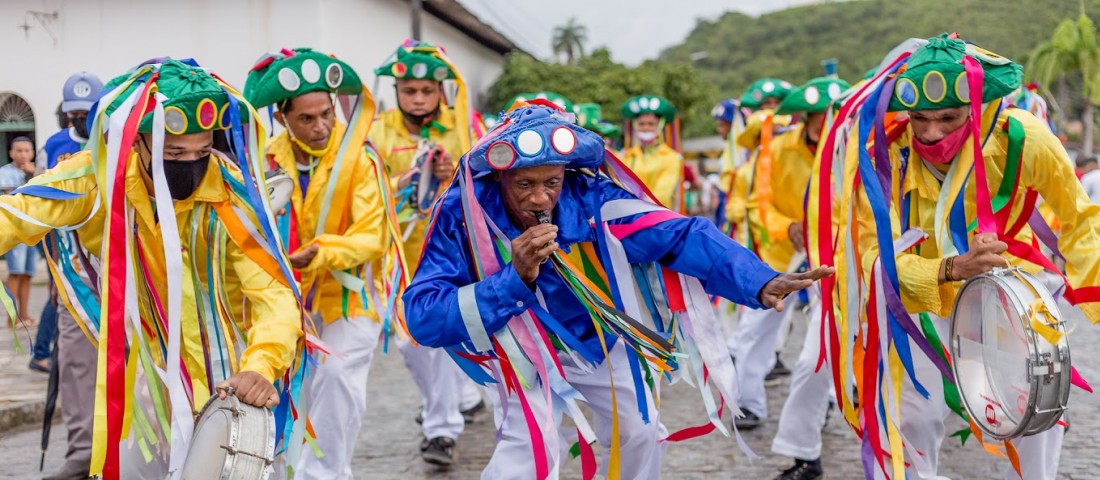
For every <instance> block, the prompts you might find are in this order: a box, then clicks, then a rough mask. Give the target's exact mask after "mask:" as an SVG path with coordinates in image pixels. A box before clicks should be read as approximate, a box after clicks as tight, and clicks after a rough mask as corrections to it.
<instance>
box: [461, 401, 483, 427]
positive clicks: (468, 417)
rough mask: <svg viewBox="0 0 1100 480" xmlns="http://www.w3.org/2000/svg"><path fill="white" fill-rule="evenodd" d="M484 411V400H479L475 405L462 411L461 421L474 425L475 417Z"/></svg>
mask: <svg viewBox="0 0 1100 480" xmlns="http://www.w3.org/2000/svg"><path fill="white" fill-rule="evenodd" d="M484 411H485V400H479V401H478V402H477V405H474V406H472V407H470V408H467V409H465V410H463V411H462V420H464V421H465V422H466V423H474V421H476V420H477V415H478V414H479V413H481V412H484Z"/></svg>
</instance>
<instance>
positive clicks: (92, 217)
mask: <svg viewBox="0 0 1100 480" xmlns="http://www.w3.org/2000/svg"><path fill="white" fill-rule="evenodd" d="M189 62H192V63H189V64H184V63H181V62H178V61H176V60H171V59H158V60H152V61H150V62H146V63H145V64H142V65H140V66H138V67H137V68H136V69H135V70H134V71H133V72H132V73H131V74H127V75H124V76H122V77H119V78H116V79H115V80H114V81H112V82H110V83H109V84H108V87H113V89H112V90H110V91H109V92H107V93H105V94H104V96H103V97H102V98H100V100H99V102H98V108H93V113H92V114H91V115H90V116H91V117H92V118H94V119H95V121H94V123H93V128H92V129H91V130H90V131H91V132H92V138H91V140H90V142H89V144H88V151H84V152H80V153H78V154H76V155H74V156H73V157H71V158H70V159H69V160H68V161H66V162H63V163H61V164H59V165H58V166H57V168H55V169H52V170H49V171H47V172H46V173H45V174H43V175H41V176H39V177H36V178H35V179H33V180H32V181H31V182H30V183H29V184H28V185H27V186H25V187H24V188H22V189H20V190H17V191H16V192H14V193H12V194H10V195H4V196H0V251H7V250H8V249H10V248H11V247H12V246H13V245H16V244H19V243H27V242H30V243H34V242H38V241H40V240H41V239H42V238H43V236H44V235H46V234H47V233H49V232H50V231H51V230H53V229H54V228H59V229H65V230H72V231H74V232H75V233H76V236H77V237H79V241H80V243H81V244H82V246H83V247H84V248H85V249H86V251H87V252H88V254H89V255H88V256H89V258H86V259H85V260H86V261H82V262H81V265H80V266H79V267H78V268H84V269H86V271H88V280H87V281H84V280H80V279H79V275H80V274H79V273H78V272H77V268H74V266H73V265H72V264H71V263H69V264H66V265H62V266H57V265H51V273H52V274H53V276H54V280H55V281H56V282H57V285H58V290H59V292H60V294H61V297H62V300H63V301H64V303H65V304H66V307H67V308H69V310H70V311H71V312H72V314H73V317H74V318H76V319H77V320H78V322H80V323H81V326H82V328H83V329H84V330H85V332H86V334H87V335H88V337H89V339H90V340H95V341H97V342H98V346H99V371H98V375H97V388H96V392H87V394H88V395H89V396H91V395H95V399H96V400H95V404H96V415H95V432H94V435H93V438H94V448H93V453H92V463H91V466H90V469H89V470H90V473H91V474H92V475H98V474H101V473H102V475H103V476H104V478H107V479H117V478H119V477H123V478H139V477H140V475H144V474H136V473H134V472H135V471H138V470H146V469H152V470H156V471H157V473H156V475H161V476H163V475H166V474H167V472H168V471H169V469H172V470H175V469H178V468H179V467H180V466H182V462H183V460H184V458H185V456H186V453H187V450H188V448H189V441H190V439H191V430H192V428H193V426H194V419H193V417H192V414H193V412H195V411H197V410H198V409H199V408H201V407H202V405H203V404H204V403H205V402H206V401H207V399H208V398H209V397H210V396H211V395H212V394H214V392H215V389H214V387H215V386H217V388H218V389H219V390H221V389H223V388H231V389H233V390H234V391H235V394H236V396H237V397H238V398H240V399H241V401H243V402H245V403H247V404H251V405H255V406H259V407H265V406H266V407H274V406H276V405H277V404H279V403H280V402H281V401H290V400H292V399H293V396H294V392H292V391H289V392H288V391H287V390H286V387H287V385H289V382H286V381H285V380H286V378H283V376H284V373H286V372H288V371H290V372H294V371H295V370H296V368H297V366H300V365H301V362H300V358H299V355H300V352H301V348H300V343H299V342H300V341H301V338H302V318H303V317H302V311H301V307H300V303H299V302H298V300H297V299H296V295H297V291H296V288H297V287H296V286H295V283H294V280H293V278H291V277H290V275H289V269H288V266H287V264H286V261H285V257H283V256H282V255H279V254H277V253H271V252H277V250H274V249H273V247H274V246H275V245H277V243H276V240H275V238H273V236H272V235H271V234H272V231H273V227H272V222H271V212H270V210H269V209H268V208H267V207H265V204H264V203H262V202H261V200H260V195H261V194H262V193H260V192H261V191H260V190H259V189H258V188H257V186H260V187H262V184H259V185H258V184H257V182H258V180H257V179H258V178H261V177H262V175H263V173H262V170H261V169H259V168H251V167H257V166H258V165H259V162H258V160H259V158H258V156H259V155H260V152H261V150H260V148H261V145H259V144H258V143H259V142H251V143H250V142H248V141H246V140H245V138H246V137H245V136H244V135H243V133H244V131H245V130H244V128H242V123H243V124H245V126H246V127H247V128H248V129H249V130H252V131H255V132H257V133H258V135H257V136H256V137H254V138H263V137H262V132H263V126H262V124H260V123H259V122H258V121H257V119H256V115H255V112H254V111H253V110H252V109H251V107H250V106H249V105H248V104H247V103H246V102H245V101H244V100H243V98H241V97H240V95H239V94H238V93H236V92H235V91H234V90H233V89H232V87H229V86H228V85H226V84H225V83H223V82H221V81H220V80H218V79H216V78H215V77H213V76H211V75H210V74H209V73H207V72H206V70H204V69H202V68H200V67H198V66H195V64H194V63H193V61H189ZM108 126H109V127H108ZM108 128H109V130H108ZM215 130H229V132H230V133H232V135H233V137H234V138H235V139H236V140H235V141H234V143H233V147H234V153H235V156H236V158H237V160H236V161H234V160H230V159H229V157H228V156H226V155H225V154H224V153H221V152H218V151H215V150H213V148H212V144H213V136H214V131H215ZM104 131H108V133H109V138H107V137H105V135H104V133H103V132H104ZM219 133H221V132H219ZM242 166H243V167H245V168H244V169H243V170H242V169H241V167H242ZM58 248H63V250H62V251H61V252H60V253H59V255H58V257H59V258H62V259H67V258H70V257H69V253H71V252H69V251H68V250H67V249H66V248H65V246H64V245H63V244H61V243H58ZM62 267H63V268H62ZM0 303H3V304H5V305H9V306H10V301H9V299H7V298H5V297H4V295H2V294H0ZM212 312H216V313H212ZM240 346H244V349H243V351H239V350H237V349H238V348H239V347H240ZM139 360H140V361H139ZM136 364H140V366H141V369H142V371H143V372H144V373H143V374H142V375H138V379H139V380H138V381H137V383H136V384H134V383H131V382H133V381H134V380H133V378H134V377H132V376H131V375H132V372H133V370H132V369H134V368H137V367H138V365H136ZM296 364H297V365H296ZM128 372H130V373H129V374H128ZM280 378H283V379H284V381H283V382H280V384H281V386H282V387H283V391H282V392H280V391H279V390H277V389H276V387H275V386H274V385H273V382H275V381H276V380H279V379H280ZM128 379H129V380H128ZM127 385H134V386H135V388H134V390H130V391H128V389H127ZM225 393H226V392H225V391H224V390H222V391H221V394H222V395H225ZM148 395H152V398H159V399H162V401H158V402H150V401H148V400H143V399H148V398H149V397H148ZM279 411H280V412H282V414H281V415H286V413H287V412H288V410H286V409H280V410H279ZM151 414H152V415H154V416H150V417H147V418H151V419H154V420H148V421H151V422H152V423H151V427H152V428H154V429H158V430H161V431H160V432H158V434H157V436H158V437H163V438H166V439H170V442H171V443H170V445H171V447H170V456H168V457H167V458H161V456H162V455H164V453H163V452H167V451H169V449H158V452H161V453H157V452H154V453H153V457H154V460H153V463H152V464H150V465H146V466H142V465H140V463H143V462H144V461H143V460H136V463H133V464H132V463H129V462H125V461H124V462H122V467H121V468H122V471H121V472H120V450H127V451H128V452H130V453H131V455H132V456H133V458H140V456H141V454H140V453H134V452H137V449H138V447H137V446H126V445H125V444H122V445H120V443H121V442H120V439H121V436H122V434H123V433H124V432H123V431H122V427H123V425H126V424H130V423H129V420H130V419H131V415H142V416H144V415H151ZM157 418H160V419H166V418H167V419H170V420H171V421H170V424H171V425H168V423H167V422H165V423H162V422H158V421H155V419H157ZM131 425H134V428H132V429H131V431H130V433H129V435H130V439H129V440H127V442H136V443H137V444H139V445H142V447H141V448H142V449H144V448H146V446H148V445H149V443H150V442H156V441H157V439H156V438H147V437H146V433H145V432H144V431H143V429H138V428H136V424H131ZM146 426H150V424H149V423H146ZM158 427H159V428H158ZM131 445H133V444H131ZM120 447H121V448H120ZM127 451H123V452H121V453H122V454H123V455H122V456H123V457H126V456H127V455H126V453H127ZM162 462H163V463H162Z"/></svg>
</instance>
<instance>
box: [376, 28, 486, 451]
mask: <svg viewBox="0 0 1100 480" xmlns="http://www.w3.org/2000/svg"><path fill="white" fill-rule="evenodd" d="M374 73H375V74H377V75H379V76H389V77H393V78H394V80H395V82H396V84H395V90H396V92H397V108H395V109H393V110H389V111H387V112H383V113H382V114H381V115H379V117H378V119H377V120H376V121H375V122H374V126H373V127H372V128H371V132H370V140H371V142H372V143H373V144H374V146H375V147H376V148H377V150H378V153H379V155H380V156H381V157H382V161H383V162H384V164H385V166H386V169H387V170H388V171H389V176H390V178H391V184H392V186H393V190H394V192H395V199H394V203H395V205H396V207H397V209H398V219H399V221H400V222H401V231H402V235H403V237H404V238H403V245H404V251H405V256H406V258H407V260H408V268H409V272H415V271H416V268H417V266H418V265H419V263H420V252H421V250H422V249H423V246H424V232H425V230H426V229H427V226H428V218H427V216H428V213H429V210H430V209H431V207H432V205H433V204H434V201H433V200H434V198H435V196H436V195H437V194H438V193H439V192H441V191H443V189H446V188H447V185H448V183H449V181H450V179H451V175H452V174H453V173H454V170H455V165H456V162H457V160H458V158H459V157H460V156H462V154H464V153H466V151H467V150H469V148H470V126H469V125H470V114H469V107H468V105H469V103H468V100H467V92H466V86H465V84H464V83H463V82H462V77H461V75H460V74H459V73H458V71H457V70H456V69H455V68H454V66H453V65H452V64H451V63H450V61H449V60H447V57H446V56H445V55H444V54H443V52H442V51H441V50H440V49H439V48H437V47H435V46H433V45H431V44H428V43H423V42H417V41H415V40H410V41H408V42H406V44H404V45H402V46H401V47H399V48H398V49H397V51H396V53H395V57H394V58H393V59H392V61H390V62H388V63H386V64H385V65H383V66H382V67H379V68H378V69H376V70H375V72H374ZM446 81H454V82H455V83H456V84H457V85H458V92H457V95H456V98H455V100H454V107H453V108H452V107H450V106H448V105H447V104H446V102H445V99H444V94H443V86H444V82H446ZM406 313H407V315H406V316H407V318H406V321H407V322H409V323H412V322H416V321H418V320H419V319H418V318H416V314H417V312H412V311H409V312H406ZM397 345H398V348H399V349H400V350H401V354H402V357H404V359H405V365H406V366H407V367H408V369H409V372H410V373H412V376H413V380H415V381H416V385H417V387H419V389H420V394H421V397H422V399H423V402H424V409H423V412H422V414H421V427H422V429H423V433H424V441H423V442H422V443H421V445H420V449H421V452H422V454H423V458H424V460H425V461H427V462H429V463H434V464H438V465H450V464H452V463H453V462H454V448H455V442H456V441H457V440H458V437H459V435H460V434H461V433H462V430H463V429H464V426H465V419H464V415H463V413H462V412H463V411H467V412H468V414H469V415H472V414H474V413H476V412H477V411H480V410H483V409H484V408H485V404H484V403H483V401H482V399H481V396H480V393H479V392H478V389H477V387H476V386H475V385H474V384H473V383H472V382H471V381H470V380H468V379H467V378H466V376H465V374H463V373H462V371H461V370H460V369H459V368H458V367H457V366H456V365H455V363H454V361H453V360H451V358H450V356H448V354H447V352H446V351H444V350H442V349H438V348H427V347H421V346H419V345H415V344H412V343H410V342H408V341H406V340H405V339H402V338H398V340H397Z"/></svg>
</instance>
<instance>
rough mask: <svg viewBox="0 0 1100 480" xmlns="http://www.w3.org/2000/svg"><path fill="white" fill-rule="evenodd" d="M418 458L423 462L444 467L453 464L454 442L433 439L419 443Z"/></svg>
mask: <svg viewBox="0 0 1100 480" xmlns="http://www.w3.org/2000/svg"><path fill="white" fill-rule="evenodd" d="M420 456H421V457H422V458H424V461H425V462H428V463H431V464H434V465H442V466H444V467H446V466H449V465H451V464H453V463H455V441H454V440H452V439H450V438H447V437H435V438H433V439H431V440H424V441H423V442H421V443H420Z"/></svg>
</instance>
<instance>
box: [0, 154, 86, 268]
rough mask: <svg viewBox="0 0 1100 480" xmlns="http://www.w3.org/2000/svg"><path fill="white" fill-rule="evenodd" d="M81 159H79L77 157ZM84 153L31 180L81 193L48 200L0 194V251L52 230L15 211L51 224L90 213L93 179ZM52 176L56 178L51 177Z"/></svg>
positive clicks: (76, 219)
mask: <svg viewBox="0 0 1100 480" xmlns="http://www.w3.org/2000/svg"><path fill="white" fill-rule="evenodd" d="M81 159H83V160H81ZM90 165H91V163H90V161H89V160H88V157H87V154H84V155H82V156H81V157H77V158H73V159H72V160H69V161H66V162H61V163H59V164H58V166H57V167H56V168H53V169H51V170H49V171H47V172H46V173H44V174H43V175H42V176H41V177H39V178H35V179H33V180H32V181H31V183H32V184H37V185H46V186H49V187H53V188H57V189H60V190H64V191H66V192H70V193H78V194H83V196H81V197H79V198H74V199H71V200H50V199H45V198H41V197H34V196H30V195H21V194H16V195H0V204H3V205H2V206H0V252H7V251H8V250H11V249H12V247H14V246H16V245H19V244H28V245H34V244H36V243H38V242H39V241H41V240H42V237H44V236H45V235H46V234H47V233H49V232H50V230H52V229H51V228H49V227H43V226H41V225H35V224H34V223H32V222H28V221H26V220H24V219H22V218H19V216H18V215H17V214H16V213H15V212H20V213H21V214H22V215H25V216H27V217H30V218H33V219H35V220H37V221H38V222H40V223H43V224H46V225H48V226H53V227H63V226H70V225H76V224H79V223H81V222H83V221H84V219H86V218H87V217H88V216H89V215H91V213H92V208H93V206H94V205H95V196H96V195H98V194H99V192H98V191H97V190H96V184H95V180H94V179H93V178H94V177H92V171H91V169H90ZM51 178H52V179H56V180H54V181H51Z"/></svg>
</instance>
